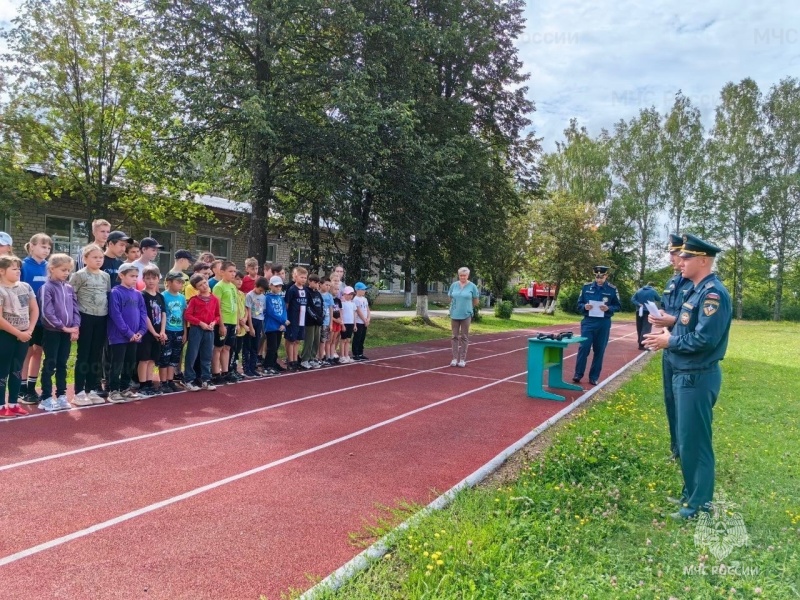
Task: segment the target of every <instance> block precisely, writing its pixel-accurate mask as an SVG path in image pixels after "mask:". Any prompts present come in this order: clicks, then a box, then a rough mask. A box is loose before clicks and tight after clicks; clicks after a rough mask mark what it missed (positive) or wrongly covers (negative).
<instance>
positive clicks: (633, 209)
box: [611, 108, 664, 285]
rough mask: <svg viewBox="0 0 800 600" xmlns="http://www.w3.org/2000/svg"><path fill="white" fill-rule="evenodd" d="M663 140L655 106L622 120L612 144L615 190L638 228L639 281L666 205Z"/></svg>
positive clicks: (635, 227) (618, 124)
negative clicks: (660, 215) (662, 155)
mask: <svg viewBox="0 0 800 600" xmlns="http://www.w3.org/2000/svg"><path fill="white" fill-rule="evenodd" d="M661 142H662V136H661V116H660V115H659V114H658V111H656V109H655V108H648V109H643V110H640V111H639V116H638V117H635V118H633V119H631V121H630V122H629V123H628V122H625V121H624V120H621V121H619V122H618V123H617V124H616V125H615V127H614V138H613V140H612V146H611V148H612V149H611V171H612V173H613V175H614V177H615V179H616V184H615V185H614V192H615V194H616V196H617V198H618V199H619V201H620V203H621V210H622V212H623V214H625V215H626V216H627V217H629V218H630V221H631V222H632V224H633V227H634V230H635V232H636V242H637V245H638V262H639V268H638V282H639V285H641V284H643V283H644V278H645V272H646V270H647V254H648V252H649V250H650V249H651V247H652V246H653V237H654V236H655V227H656V223H657V218H658V215H659V211H660V210H661V209H662V208H663V205H664V203H663V196H662V194H661V190H662V181H663V168H662V162H661V160H660V155H661Z"/></svg>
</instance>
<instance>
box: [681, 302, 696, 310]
mask: <svg viewBox="0 0 800 600" xmlns="http://www.w3.org/2000/svg"><path fill="white" fill-rule="evenodd" d="M683 308H688V309H689V310H692V309H693V308H694V304H692V303H691V302H684V303H683Z"/></svg>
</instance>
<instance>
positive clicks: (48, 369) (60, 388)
mask: <svg viewBox="0 0 800 600" xmlns="http://www.w3.org/2000/svg"><path fill="white" fill-rule="evenodd" d="M69 338H70V334H68V333H64V332H63V331H50V330H48V329H45V330H44V335H43V336H42V350H43V351H44V365H43V366H42V398H43V399H47V398H51V397H52V396H53V374H55V376H56V396H63V395H64V394H66V393H67V361H68V360H69V351H70V349H71V347H72V341H71V340H70V339H69Z"/></svg>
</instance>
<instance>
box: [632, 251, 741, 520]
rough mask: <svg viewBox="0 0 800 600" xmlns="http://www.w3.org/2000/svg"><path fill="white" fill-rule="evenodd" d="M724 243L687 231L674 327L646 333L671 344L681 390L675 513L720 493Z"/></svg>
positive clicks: (727, 323)
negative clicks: (717, 411) (719, 259)
mask: <svg viewBox="0 0 800 600" xmlns="http://www.w3.org/2000/svg"><path fill="white" fill-rule="evenodd" d="M718 252H720V249H719V248H717V247H716V246H714V245H713V244H709V243H708V242H705V241H703V240H701V239H700V238H698V237H696V236H693V235H684V236H683V247H682V248H681V252H680V257H681V262H680V267H681V273H682V274H683V277H684V278H686V279H688V280H689V281H690V282H691V285H690V286H689V287H687V288H686V290H685V292H684V300H683V303H682V304H681V308H680V314H679V316H678V320H677V322H676V323H675V327H674V329H673V330H672V332H669V331H664V332H663V333H651V334H649V335H647V336H646V337H645V345H646V346H647V347H648V349H651V350H656V349H665V348H668V349H669V355H668V356H669V362H670V366H671V367H672V391H673V393H674V395H675V410H676V425H677V435H678V451H679V452H680V457H681V471H683V497H682V498H681V500H682V502H683V506H682V507H681V509H680V510H679V511H678V512H676V513H673V514H672V515H671V516H672V517H673V518H674V519H691V518H693V517H695V516H697V512H698V511H700V510H708V508H709V503H710V502H711V500H712V499H713V497H714V472H715V465H714V448H713V446H712V443H711V422H712V418H713V410H712V409H713V408H714V404H716V402H717V397H718V395H719V389H720V386H721V384H722V374H721V372H720V368H719V361H721V360H722V359H723V358H724V357H725V351H726V350H727V348H728V333H729V331H730V328H731V299H730V295H729V294H728V290H726V289H725V286H724V285H722V282H721V281H720V280H719V279H718V278H717V276H716V274H714V273H712V271H711V269H712V267H713V266H714V257H715V256H716V255H717V253H718Z"/></svg>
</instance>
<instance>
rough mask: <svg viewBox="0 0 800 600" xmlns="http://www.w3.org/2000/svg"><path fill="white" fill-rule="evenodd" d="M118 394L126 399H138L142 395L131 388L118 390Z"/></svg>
mask: <svg viewBox="0 0 800 600" xmlns="http://www.w3.org/2000/svg"><path fill="white" fill-rule="evenodd" d="M120 394H122V397H123V398H125V400H126V401H128V400H138V399H139V398H141V397H142V395H141V394H140V393H139V392H137V391H136V390H134V389H133V388H128V389H127V390H124V391H122V392H120Z"/></svg>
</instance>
